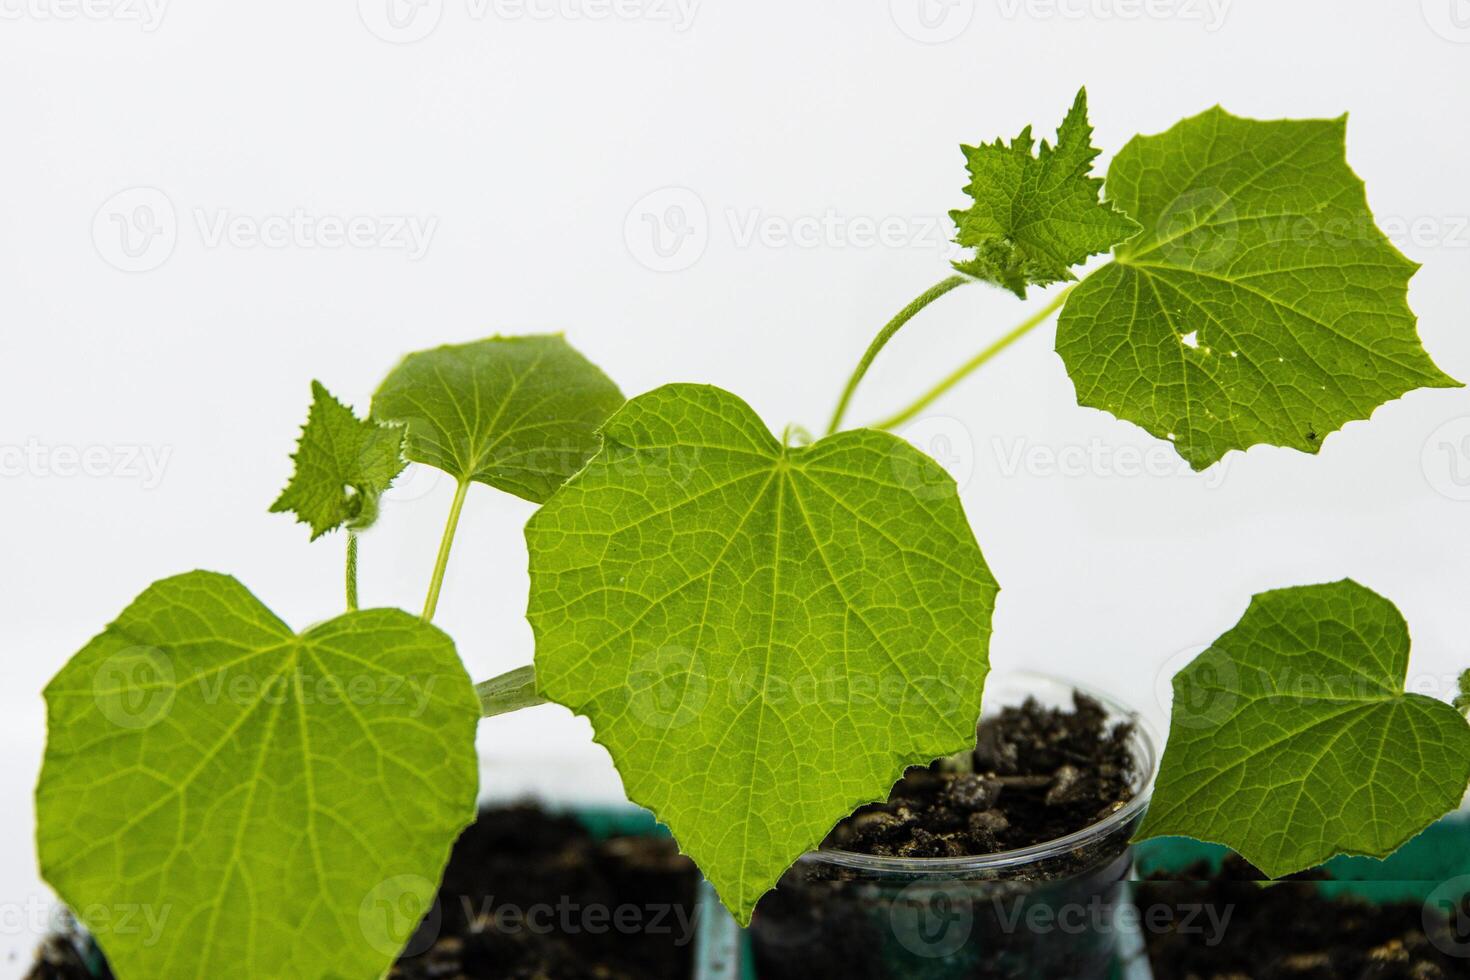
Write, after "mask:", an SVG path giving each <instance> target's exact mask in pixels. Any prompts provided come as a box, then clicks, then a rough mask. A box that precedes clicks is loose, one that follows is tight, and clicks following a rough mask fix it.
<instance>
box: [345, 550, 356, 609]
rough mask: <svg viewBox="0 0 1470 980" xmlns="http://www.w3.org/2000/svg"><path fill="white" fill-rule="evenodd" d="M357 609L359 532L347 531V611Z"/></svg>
mask: <svg viewBox="0 0 1470 980" xmlns="http://www.w3.org/2000/svg"><path fill="white" fill-rule="evenodd" d="M356 609H357V532H356V531H348V532H347V611H348V612H353V611H354V610H356Z"/></svg>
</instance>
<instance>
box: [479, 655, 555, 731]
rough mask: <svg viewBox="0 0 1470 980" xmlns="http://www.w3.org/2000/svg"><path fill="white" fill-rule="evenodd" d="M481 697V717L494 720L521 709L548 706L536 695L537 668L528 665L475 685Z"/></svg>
mask: <svg viewBox="0 0 1470 980" xmlns="http://www.w3.org/2000/svg"><path fill="white" fill-rule="evenodd" d="M475 693H476V694H478V695H479V696H480V717H481V718H493V717H495V716H496V715H503V714H505V713H507V712H510V711H519V710H520V709H521V708H530V707H533V706H535V705H538V704H546V699H545V698H543V697H542V696H541V695H539V694H537V693H536V668H535V667H533V666H531V665H530V664H527V665H526V666H524V667H517V668H516V669H515V670H512V671H509V672H507V673H504V674H501V675H500V676H499V677H492V678H490V679H489V680H488V681H481V682H480V683H478V684H476V685H475Z"/></svg>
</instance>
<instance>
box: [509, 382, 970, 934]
mask: <svg viewBox="0 0 1470 980" xmlns="http://www.w3.org/2000/svg"><path fill="white" fill-rule="evenodd" d="M603 437H604V445H603V448H602V450H601V451H600V452H599V453H598V454H597V455H596V456H595V457H594V458H593V459H592V461H591V462H590V463H589V464H588V465H587V468H586V469H584V470H583V471H582V472H581V473H579V474H577V475H576V476H575V477H573V478H572V479H571V480H570V481H569V482H568V483H567V484H566V485H565V486H564V487H563V488H562V489H561V490H560V491H559V492H558V493H557V494H556V495H555V496H554V497H552V498H551V500H550V501H549V502H548V503H547V504H546V505H545V506H544V507H542V508H541V510H539V511H538V512H537V513H536V514H535V515H534V516H533V517H532V518H531V521H530V523H529V524H528V525H527V527H526V540H527V543H528V544H529V546H530V552H531V596H530V605H529V609H528V612H527V616H528V618H529V619H530V621H531V625H532V627H533V628H534V630H535V633H536V674H537V678H538V683H539V687H540V690H541V693H542V694H544V695H546V696H547V697H550V698H551V699H553V700H555V701H559V702H560V703H562V704H564V705H567V706H568V707H570V708H572V709H573V710H574V711H577V712H580V713H582V714H585V715H587V716H588V717H589V718H590V719H591V720H592V724H593V727H594V728H595V730H596V733H597V740H598V741H599V742H601V743H602V744H603V745H605V746H607V748H608V750H609V751H610V752H611V753H612V757H613V760H614V761H615V762H616V763H617V765H618V769H619V771H620V772H621V773H622V774H623V780H624V785H625V787H626V789H627V791H628V794H629V796H630V797H631V798H632V799H634V800H636V801H638V802H639V803H642V804H644V805H645V806H648V807H650V808H651V809H652V810H653V811H654V813H655V814H657V815H658V818H659V819H660V820H662V821H663V822H664V823H666V824H668V826H669V827H670V828H671V829H672V830H673V832H674V834H675V836H676V837H677V838H678V841H679V844H680V846H681V847H682V848H683V849H684V850H685V851H686V852H687V853H688V854H690V855H691V856H692V857H693V858H694V859H695V861H697V862H698V863H699V866H700V868H701V869H702V870H703V871H704V873H705V875H706V876H708V877H709V879H710V881H711V882H713V883H714V885H715V886H716V888H718V889H719V891H720V894H721V895H722V897H723V898H724V901H725V903H726V905H727V906H729V907H730V908H731V910H732V911H734V912H735V913H736V915H737V916H739V917H740V918H741V919H742V920H745V921H748V920H749V918H750V914H751V910H752V909H753V908H754V906H755V903H756V900H757V899H759V898H760V896H761V894H762V893H764V892H765V891H767V890H768V889H769V888H770V887H771V886H772V885H773V884H774V883H775V881H776V879H777V878H778V877H779V876H780V874H781V873H782V872H783V871H784V870H785V869H786V868H787V867H789V866H790V865H791V863H792V862H793V861H795V860H796V859H797V858H798V857H799V856H800V855H801V854H802V853H803V852H804V851H806V850H808V849H810V848H812V847H814V846H815V845H816V844H817V843H818V842H819V841H820V840H821V839H822V837H823V836H824V835H825V834H826V833H827V831H828V830H830V829H831V827H832V826H833V824H835V823H836V822H837V821H838V820H839V819H841V818H842V817H844V816H846V815H847V814H848V813H849V812H851V811H852V809H853V808H854V807H856V806H857V805H859V804H861V803H865V802H868V801H871V800H874V799H878V798H881V797H883V796H885V795H886V794H887V792H888V790H889V788H890V787H891V786H892V785H893V782H894V781H895V780H896V779H897V778H898V777H899V776H900V775H901V774H902V772H903V769H904V767H905V766H907V765H910V764H914V763H924V762H928V761H930V760H931V759H933V758H935V757H938V756H942V755H946V754H948V753H951V752H954V751H958V750H960V749H963V748H966V747H968V746H972V745H973V744H974V739H975V720H976V718H977V716H978V714H979V709H980V693H981V687H982V685H983V682H984V679H985V674H986V671H987V669H988V658H987V652H986V651H987V645H988V642H989V637H990V616H991V611H992V609H993V608H994V604H995V596H996V591H997V588H996V585H995V581H994V579H993V578H992V577H991V575H990V571H989V569H987V568H986V565H985V560H984V558H983V557H981V554H980V549H979V547H978V546H977V545H976V543H975V538H974V535H973V533H972V532H971V531H970V526H969V524H968V523H967V522H966V520H965V515H964V512H963V510H962V508H961V506H960V501H959V496H958V493H957V491H956V489H955V485H954V481H953V480H951V479H950V478H949V476H948V475H947V474H946V473H945V472H944V471H943V470H942V469H940V467H939V465H938V464H936V463H935V462H934V461H933V460H931V459H929V458H928V457H927V456H925V455H923V454H922V453H920V452H919V451H918V450H916V449H914V448H913V447H912V446H910V445H909V444H908V443H906V442H903V441H902V440H899V439H897V438H895V437H893V436H890V435H887V434H884V433H880V432H875V431H872V430H867V429H859V430H854V431H849V432H842V433H839V434H837V435H834V436H830V437H828V438H825V439H822V440H819V441H818V442H816V443H814V444H813V445H811V446H807V447H801V448H793V447H790V446H783V445H782V444H781V443H779V442H777V441H776V439H775V438H774V437H773V436H772V435H771V433H770V432H769V431H768V430H767V429H766V427H765V426H764V425H763V424H762V423H761V421H760V419H759V418H757V417H756V415H755V413H754V412H752V411H751V409H750V407H749V406H747V405H746V404H745V403H744V402H742V401H741V400H740V399H739V398H736V397H735V396H734V395H732V394H730V393H729V392H725V391H721V390H720V389H718V388H713V387H706V386H701V385H670V386H667V387H664V388H659V389H657V390H655V391H653V392H650V393H648V394H646V395H642V396H640V397H638V398H635V399H633V400H632V401H630V402H628V404H627V405H625V406H624V407H623V408H622V409H621V410H619V411H618V412H617V414H615V415H614V416H613V417H612V418H611V419H610V420H609V421H608V423H607V425H606V427H605V428H604V430H603Z"/></svg>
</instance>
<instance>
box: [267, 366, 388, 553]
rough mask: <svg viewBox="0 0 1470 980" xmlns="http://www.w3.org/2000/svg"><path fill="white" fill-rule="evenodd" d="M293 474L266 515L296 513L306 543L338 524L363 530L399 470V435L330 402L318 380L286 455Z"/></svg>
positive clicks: (314, 382)
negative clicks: (307, 535) (306, 529)
mask: <svg viewBox="0 0 1470 980" xmlns="http://www.w3.org/2000/svg"><path fill="white" fill-rule="evenodd" d="M291 459H292V460H293V461H294V462H295V463H296V472H295V473H293V474H292V475H291V482H290V483H288V484H287V485H286V489H285V490H284V491H282V492H281V496H280V497H279V498H277V500H276V502H275V503H274V504H271V513H272V514H279V513H282V512H284V511H295V512H296V517H297V520H299V521H301V522H302V523H303V524H309V525H311V539H312V540H313V541H315V540H316V539H317V538H319V537H321V536H322V535H323V534H326V533H327V532H328V531H333V530H336V529H337V528H339V527H341V526H342V525H343V524H346V525H347V526H348V527H352V528H363V527H367V526H368V525H370V524H372V522H373V520H374V519H375V518H376V517H377V513H378V496H379V495H380V494H382V492H383V491H384V490H387V489H388V487H389V486H390V485H391V484H392V483H393V479H394V477H396V476H398V474H399V473H401V472H402V471H403V467H404V460H403V431H402V430H401V429H398V428H396V427H393V426H387V425H381V424H379V423H376V422H371V421H369V422H362V421H359V420H358V418H357V417H356V416H355V415H353V414H352V409H350V408H348V407H347V406H346V405H344V404H342V403H341V402H339V401H338V400H337V399H335V398H333V397H332V395H331V393H330V392H329V391H327V389H326V388H325V387H323V386H322V384H321V382H319V381H313V382H312V383H311V411H310V412H309V413H308V414H307V417H306V425H305V426H304V427H303V428H302V430H301V441H300V442H299V443H298V444H297V446H296V453H295V455H293V456H292V457H291Z"/></svg>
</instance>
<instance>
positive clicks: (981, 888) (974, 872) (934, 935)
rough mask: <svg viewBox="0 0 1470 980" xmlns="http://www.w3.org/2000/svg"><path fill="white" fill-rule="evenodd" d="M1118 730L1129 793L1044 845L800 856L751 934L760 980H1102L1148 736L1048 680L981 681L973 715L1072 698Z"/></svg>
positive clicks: (1147, 774) (1132, 717) (1113, 945)
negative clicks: (957, 853)
mask: <svg viewBox="0 0 1470 980" xmlns="http://www.w3.org/2000/svg"><path fill="white" fill-rule="evenodd" d="M1074 691H1077V692H1081V693H1083V694H1086V695H1088V696H1089V697H1092V698H1094V699H1095V700H1097V701H1098V702H1099V703H1101V704H1102V706H1103V708H1104V709H1105V710H1106V711H1107V713H1108V723H1109V724H1110V725H1111V724H1112V723H1114V722H1120V721H1127V722H1130V723H1132V725H1133V732H1132V735H1131V737H1130V743H1129V744H1130V747H1131V750H1132V753H1133V758H1134V773H1133V779H1134V786H1133V790H1134V796H1133V798H1132V799H1131V800H1130V801H1129V802H1128V803H1127V804H1125V805H1124V806H1123V807H1121V808H1120V809H1118V810H1116V811H1115V812H1113V813H1111V814H1109V815H1108V816H1106V817H1105V818H1103V819H1102V820H1099V821H1098V822H1096V823H1094V824H1092V825H1090V826H1088V827H1085V828H1083V829H1081V830H1078V831H1076V832H1074V833H1071V834H1067V835H1066V836H1064V837H1058V838H1056V839H1055V840H1050V841H1046V842H1045V843H1041V844H1036V845H1033V846H1030V847H1024V848H1019V849H1016V850H1011V851H1001V852H997V853H994V854H981V855H975V856H970V857H946V858H902V857H880V856H874V855H869V854H858V853H854V852H850V851H842V850H829V849H823V850H819V851H814V852H812V853H810V854H807V855H805V856H804V857H802V858H801V860H800V861H798V862H797V864H796V865H795V866H794V867H793V868H792V869H791V871H789V872H788V873H787V875H786V876H785V877H784V878H783V879H782V881H781V884H780V885H779V886H778V887H777V889H776V891H775V892H773V893H772V894H771V895H769V896H767V897H766V899H765V900H763V902H762V904H761V906H760V907H758V909H757V911H756V915H755V919H754V921H753V922H752V924H751V937H750V938H751V943H752V949H753V953H754V956H755V961H756V972H757V974H758V975H759V976H760V977H761V978H762V980H784V978H800V980H825V978H828V977H832V978H842V980H867V978H875V980H878V978H880V980H890V978H892V980H898V978H904V980H951V978H956V980H957V978H962V977H963V978H1000V977H1003V978H1012V977H1014V978H1025V980H1048V978H1054V977H1055V978H1065V980H1087V978H1091V977H1106V976H1107V975H1108V971H1109V969H1110V967H1111V964H1112V962H1113V960H1114V957H1115V955H1116V953H1117V951H1118V946H1119V935H1120V925H1121V923H1120V921H1119V910H1120V908H1122V907H1123V903H1124V902H1125V896H1124V893H1123V892H1124V889H1123V882H1124V880H1125V879H1126V878H1127V876H1128V872H1129V868H1130V866H1131V864H1132V851H1131V848H1130V847H1129V840H1130V839H1131V838H1132V836H1133V832H1134V831H1135V830H1136V829H1137V826H1138V823H1139V821H1140V820H1141V819H1142V817H1143V811H1144V808H1145V807H1146V806H1147V804H1148V793H1149V789H1150V787H1151V786H1152V783H1153V776H1154V769H1155V756H1156V750H1155V739H1154V737H1153V735H1152V733H1151V732H1150V730H1149V728H1148V725H1147V723H1146V722H1145V721H1144V719H1142V718H1141V717H1140V716H1139V714H1138V713H1137V712H1135V711H1133V710H1132V709H1130V708H1128V707H1127V706H1125V705H1123V704H1121V703H1119V702H1118V701H1116V700H1115V699H1113V698H1111V697H1108V696H1107V695H1104V694H1099V693H1098V692H1096V691H1091V690H1087V689H1086V688H1082V687H1079V686H1077V685H1074V684H1069V683H1067V682H1065V681H1062V680H1059V679H1057V678H1054V677H1049V676H1046V675H1042V674H1031V673H1000V672H996V673H992V674H991V675H990V677H989V679H988V680H987V682H986V692H985V699H984V710H983V712H982V717H988V716H990V715H991V714H993V713H996V712H998V711H999V710H1000V709H1001V708H1003V707H1006V706H1008V705H1019V704H1021V703H1022V702H1023V701H1024V700H1025V699H1026V698H1027V697H1033V698H1035V699H1036V700H1037V701H1038V702H1040V703H1041V704H1042V705H1043V706H1046V707H1069V706H1070V705H1071V703H1072V695H1073V692H1074Z"/></svg>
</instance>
